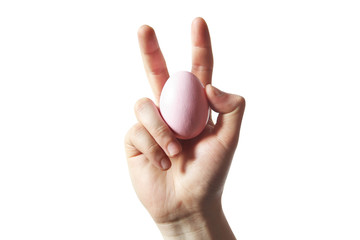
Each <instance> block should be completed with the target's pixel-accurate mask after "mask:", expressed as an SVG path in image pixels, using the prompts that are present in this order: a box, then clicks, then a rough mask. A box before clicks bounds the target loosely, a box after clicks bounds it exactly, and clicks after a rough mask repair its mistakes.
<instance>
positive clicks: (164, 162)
mask: <svg viewBox="0 0 360 240" xmlns="http://www.w3.org/2000/svg"><path fill="white" fill-rule="evenodd" d="M160 166H161V170H163V171H167V170H169V169H170V167H171V162H170V160H169V159H167V158H163V159H162V160H161V161H160Z"/></svg>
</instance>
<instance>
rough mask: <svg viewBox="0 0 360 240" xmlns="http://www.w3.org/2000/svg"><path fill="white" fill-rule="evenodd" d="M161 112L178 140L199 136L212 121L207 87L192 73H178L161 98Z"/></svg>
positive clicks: (164, 88)
mask: <svg viewBox="0 0 360 240" xmlns="http://www.w3.org/2000/svg"><path fill="white" fill-rule="evenodd" d="M160 113H161V115H162V117H163V119H164V121H165V122H166V123H167V125H168V126H169V127H170V128H171V130H172V131H173V132H174V133H175V135H176V137H177V138H180V139H190V138H194V137H196V136H197V135H199V134H200V133H201V132H202V131H203V130H204V128H205V126H206V124H207V121H208V119H209V113H210V107H209V103H208V101H207V98H206V93H205V88H204V86H203V85H202V83H201V82H200V80H199V79H198V78H197V77H196V76H195V75H194V74H192V73H190V72H185V71H182V72H177V73H175V74H174V75H172V76H170V78H169V79H168V80H167V81H166V83H165V85H164V87H163V89H162V92H161V96H160Z"/></svg>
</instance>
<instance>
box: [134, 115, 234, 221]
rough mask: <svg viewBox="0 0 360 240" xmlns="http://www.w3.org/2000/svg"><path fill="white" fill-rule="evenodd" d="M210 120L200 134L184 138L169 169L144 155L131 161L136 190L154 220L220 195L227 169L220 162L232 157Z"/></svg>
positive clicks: (184, 212)
mask: <svg viewBox="0 0 360 240" xmlns="http://www.w3.org/2000/svg"><path fill="white" fill-rule="evenodd" d="M209 122H210V123H209V124H208V125H207V127H206V129H205V130H204V132H203V133H202V134H201V135H200V136H199V137H197V138H195V139H192V140H187V141H182V145H183V151H182V152H181V154H179V155H178V156H177V157H176V158H174V159H172V163H173V165H172V167H171V169H169V170H168V171H159V169H157V168H156V167H154V166H153V165H152V164H151V163H150V162H149V161H148V160H147V159H146V157H145V156H144V155H143V154H140V155H138V156H135V157H134V158H136V159H132V160H130V161H129V169H130V173H131V177H132V179H133V184H134V187H135V189H136V192H137V194H138V196H139V198H140V200H141V201H142V203H143V204H144V206H145V207H146V208H147V209H148V210H149V212H150V214H151V215H152V216H153V217H154V218H155V219H159V221H161V219H166V220H169V218H171V213H174V212H179V211H180V212H182V213H183V214H187V212H186V209H195V210H196V208H197V207H199V206H197V204H200V203H201V202H202V201H203V200H205V199H208V198H216V197H219V196H220V194H221V191H222V185H223V184H222V183H223V181H224V180H225V179H224V178H225V177H226V173H227V168H225V169H224V168H223V167H221V166H219V165H220V164H227V161H226V159H228V158H229V156H227V157H226V158H225V159H224V155H225V153H226V151H225V149H224V147H223V146H222V144H221V143H220V142H219V141H218V140H217V138H216V136H215V135H214V125H213V124H212V122H211V121H209ZM221 160H222V161H221ZM170 220H171V219H170Z"/></svg>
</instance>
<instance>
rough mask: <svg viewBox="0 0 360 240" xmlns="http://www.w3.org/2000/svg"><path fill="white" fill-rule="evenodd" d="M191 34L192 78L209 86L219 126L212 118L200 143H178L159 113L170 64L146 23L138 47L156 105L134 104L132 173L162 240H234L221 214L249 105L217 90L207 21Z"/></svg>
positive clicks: (129, 146)
mask: <svg viewBox="0 0 360 240" xmlns="http://www.w3.org/2000/svg"><path fill="white" fill-rule="evenodd" d="M191 32H192V73H193V74H195V75H196V76H197V77H198V78H199V79H200V81H201V82H202V83H203V85H204V86H206V88H205V89H206V95H207V98H208V101H209V104H210V107H211V108H212V110H214V111H216V112H218V113H219V115H218V118H217V121H216V124H214V123H213V121H212V119H211V118H210V119H209V121H208V124H207V126H206V127H205V129H204V131H203V132H202V133H201V134H200V135H199V136H197V137H196V138H194V139H191V140H178V139H176V137H175V135H174V133H173V132H172V131H171V130H170V128H169V127H168V126H167V125H166V123H165V122H164V120H163V119H162V118H161V116H160V114H159V111H158V108H157V105H158V103H159V97H160V93H161V90H162V88H163V86H164V84H165V82H166V80H167V79H168V78H169V73H168V70H167V67H166V62H165V59H164V57H163V55H162V53H161V50H160V47H159V44H158V41H157V39H156V35H155V32H154V30H153V29H152V28H151V27H149V26H142V27H141V28H140V29H139V32H138V37H139V45H140V49H141V55H142V59H143V62H144V67H145V71H146V74H147V77H148V80H149V83H150V86H151V88H152V90H153V93H154V96H155V103H154V102H152V101H151V100H150V99H147V98H144V99H140V100H139V101H138V102H137V103H136V105H135V114H136V117H137V119H138V123H137V124H135V125H134V126H133V127H132V128H131V129H130V130H129V132H128V134H127V135H126V137H125V149H126V154H127V160H128V166H129V171H130V176H131V179H132V183H133V185H134V188H135V191H136V193H137V195H138V197H139V199H140V200H141V202H142V203H143V205H144V206H145V207H146V209H147V210H148V211H149V213H150V214H151V216H152V217H153V219H154V221H155V222H156V223H157V225H158V226H159V228H160V230H161V232H162V233H163V236H164V238H167V237H170V236H171V235H173V234H175V235H177V236H180V235H181V237H182V238H181V237H180V238H181V239H183V238H185V239H187V237H188V234H189V232H192V233H193V234H195V232H196V233H197V234H201V235H196V236H197V238H196V239H213V237H215V236H218V237H219V238H216V239H220V238H221V239H234V236H233V234H232V232H231V230H230V227H229V226H228V224H227V222H226V219H225V216H224V214H223V212H222V207H221V195H222V190H223V186H224V183H225V180H226V176H227V173H228V170H229V168H230V165H231V161H232V157H233V154H234V152H235V149H236V146H237V142H238V137H239V131H240V126H241V120H242V116H243V113H244V108H245V100H244V98H242V97H240V96H238V95H233V94H228V93H224V92H221V91H220V90H218V89H216V88H214V87H212V86H211V78H212V69H213V55H212V49H211V41H210V35H209V30H208V27H207V25H206V22H205V21H204V20H203V19H202V18H196V19H195V20H194V21H193V23H192V31H191ZM185 231H186V232H187V233H184V232H185ZM199 231H200V232H199ZM175 239H177V238H175ZM214 239H215V238H214Z"/></svg>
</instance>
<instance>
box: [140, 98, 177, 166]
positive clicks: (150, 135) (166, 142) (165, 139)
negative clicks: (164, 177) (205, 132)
mask: <svg viewBox="0 0 360 240" xmlns="http://www.w3.org/2000/svg"><path fill="white" fill-rule="evenodd" d="M135 114H136V117H137V119H138V121H139V123H140V124H141V125H142V126H143V128H144V130H145V131H146V133H145V132H142V134H141V135H138V137H137V138H136V139H134V140H133V141H134V142H137V143H138V147H139V148H138V150H139V151H140V152H142V153H143V154H145V155H146V156H147V157H148V158H149V160H150V161H152V162H153V163H154V165H155V166H158V167H159V166H161V167H162V169H163V170H167V169H168V168H169V167H170V165H169V164H168V163H167V162H166V161H165V160H164V156H163V155H165V154H164V153H166V155H165V156H166V158H167V159H168V157H174V156H176V155H177V154H178V153H179V152H180V151H181V145H180V143H179V142H178V140H177V139H176V137H175V135H174V133H173V132H172V131H171V130H170V128H169V127H168V126H167V124H166V123H165V122H164V120H163V119H162V118H161V116H160V113H159V111H158V109H157V107H156V106H155V104H154V103H153V102H152V101H151V100H150V99H147V98H143V99H140V100H139V101H138V102H137V103H136V104H135ZM144 130H142V131H144ZM140 145H141V146H140ZM160 150H161V152H162V154H161V153H160ZM164 165H165V166H164ZM166 167H167V168H166Z"/></svg>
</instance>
